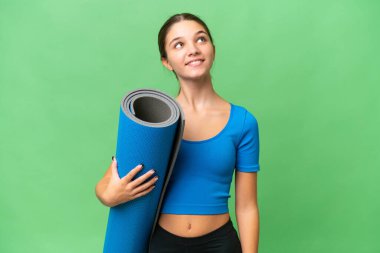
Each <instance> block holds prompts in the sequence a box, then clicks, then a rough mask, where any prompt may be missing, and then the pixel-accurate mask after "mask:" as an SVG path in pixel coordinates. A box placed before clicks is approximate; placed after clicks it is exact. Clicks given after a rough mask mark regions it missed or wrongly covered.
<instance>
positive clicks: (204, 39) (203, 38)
mask: <svg viewBox="0 0 380 253" xmlns="http://www.w3.org/2000/svg"><path fill="white" fill-rule="evenodd" d="M199 39H202V40H203V42H205V41H207V40H206V38H205V37H203V36H202V37H199V38H198V40H199Z"/></svg>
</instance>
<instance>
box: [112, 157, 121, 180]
mask: <svg viewBox="0 0 380 253" xmlns="http://www.w3.org/2000/svg"><path fill="white" fill-rule="evenodd" d="M111 171H112V177H114V178H118V179H120V177H119V173H118V171H117V161H116V157H113V159H112V163H111Z"/></svg>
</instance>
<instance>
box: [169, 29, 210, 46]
mask: <svg viewBox="0 0 380 253" xmlns="http://www.w3.org/2000/svg"><path fill="white" fill-rule="evenodd" d="M200 33H204V34H206V35H207V33H206V32H205V31H202V30H200V31H198V32H196V33H195V35H197V34H200ZM180 38H182V37H176V38H174V39H172V41H170V43H169V46H170V44H172V43H173V42H174V41H175V40H178V39H180Z"/></svg>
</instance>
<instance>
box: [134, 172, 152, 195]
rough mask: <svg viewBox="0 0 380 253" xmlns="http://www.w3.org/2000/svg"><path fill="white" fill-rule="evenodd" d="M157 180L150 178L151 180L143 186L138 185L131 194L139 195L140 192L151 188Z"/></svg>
mask: <svg viewBox="0 0 380 253" xmlns="http://www.w3.org/2000/svg"><path fill="white" fill-rule="evenodd" d="M157 180H158V177H157V176H156V177H154V178H152V179H151V180H149V181H148V182H146V183H145V184H143V185H140V186H139V187H137V188H136V189H134V190H133V191H132V194H133V195H135V194H139V193H140V192H142V191H144V190H146V189H147V188H149V187H150V186H152V185H153V184H155V183H156V182H157Z"/></svg>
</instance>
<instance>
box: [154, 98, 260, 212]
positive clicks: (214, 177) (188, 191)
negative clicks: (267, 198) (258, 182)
mask: <svg viewBox="0 0 380 253" xmlns="http://www.w3.org/2000/svg"><path fill="white" fill-rule="evenodd" d="M230 106H231V107H230V116H229V119H228V122H227V124H226V125H225V126H224V128H223V129H222V130H221V131H220V132H219V133H218V134H217V135H215V136H213V137H211V138H209V139H206V140H201V141H190V140H185V139H182V140H181V145H180V148H179V151H178V155H177V159H176V161H175V165H174V168H173V172H172V175H171V177H170V180H169V183H168V185H167V189H166V193H165V196H164V199H163V203H162V209H161V213H168V214H194V215H202V214H203V215H207V214H221V213H227V212H228V198H229V197H230V194H229V192H230V186H231V181H232V176H233V173H234V170H235V169H236V170H237V171H240V172H258V171H259V170H260V166H259V131H258V124H257V120H256V118H255V117H254V115H253V114H252V113H250V112H249V111H248V110H246V109H245V108H244V107H242V106H239V105H235V104H232V103H230Z"/></svg>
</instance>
